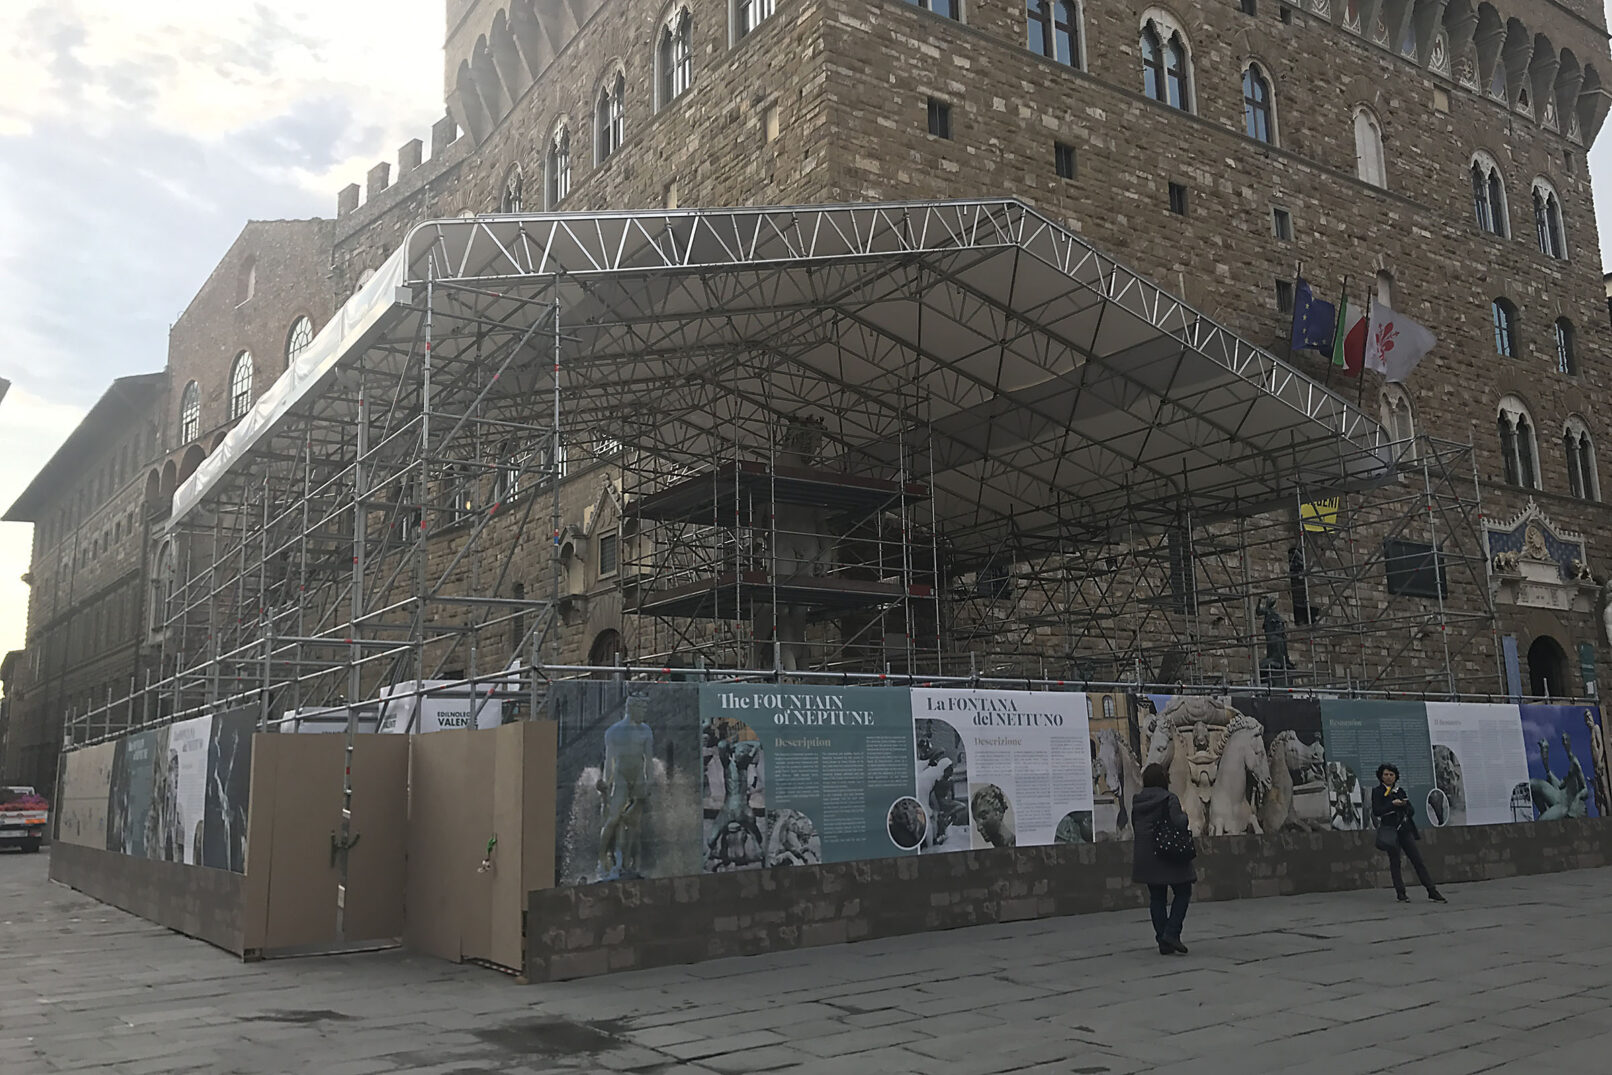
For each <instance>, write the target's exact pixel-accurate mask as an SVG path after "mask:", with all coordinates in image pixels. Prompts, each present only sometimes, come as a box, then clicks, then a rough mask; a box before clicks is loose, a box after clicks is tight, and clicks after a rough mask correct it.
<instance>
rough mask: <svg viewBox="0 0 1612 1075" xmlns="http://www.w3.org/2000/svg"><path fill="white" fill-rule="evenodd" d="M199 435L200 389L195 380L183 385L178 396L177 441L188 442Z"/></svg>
mask: <svg viewBox="0 0 1612 1075" xmlns="http://www.w3.org/2000/svg"><path fill="white" fill-rule="evenodd" d="M199 436H201V389H200V388H199V387H197V385H196V382H195V381H191V382H190V383H189V384H187V385H185V390H184V392H182V393H181V394H180V396H179V443H180V444H189V443H190V442H191V441H193V440H195V439H196V438H197V437H199Z"/></svg>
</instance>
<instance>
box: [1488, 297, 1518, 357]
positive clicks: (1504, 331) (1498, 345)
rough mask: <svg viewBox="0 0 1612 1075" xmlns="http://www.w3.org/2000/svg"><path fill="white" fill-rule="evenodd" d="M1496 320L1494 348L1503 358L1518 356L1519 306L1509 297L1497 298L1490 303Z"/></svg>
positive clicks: (1492, 314) (1493, 317) (1490, 308)
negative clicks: (1514, 304) (1513, 303)
mask: <svg viewBox="0 0 1612 1075" xmlns="http://www.w3.org/2000/svg"><path fill="white" fill-rule="evenodd" d="M1489 310H1490V313H1491V316H1492V319H1493V321H1494V350H1495V354H1497V355H1499V356H1500V357H1501V358H1516V357H1517V353H1518V352H1517V308H1516V307H1515V306H1513V305H1512V304H1511V301H1510V300H1509V299H1495V300H1494V301H1493V302H1491V303H1490V304H1489Z"/></svg>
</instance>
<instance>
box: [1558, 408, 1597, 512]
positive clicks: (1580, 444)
mask: <svg viewBox="0 0 1612 1075" xmlns="http://www.w3.org/2000/svg"><path fill="white" fill-rule="evenodd" d="M1562 448H1563V451H1564V452H1565V453H1566V455H1567V487H1568V489H1570V490H1571V491H1572V493H1573V495H1574V496H1576V497H1578V498H1579V499H1580V500H1600V499H1601V479H1600V477H1599V475H1597V474H1596V472H1595V442H1594V441H1593V440H1591V439H1590V429H1589V426H1587V425H1585V424H1584V419H1582V418H1580V417H1579V416H1578V415H1576V414H1575V415H1573V416H1572V417H1570V418H1568V419H1567V425H1566V427H1565V428H1564V429H1563V430H1562Z"/></svg>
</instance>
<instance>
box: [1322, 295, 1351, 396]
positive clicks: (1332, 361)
mask: <svg viewBox="0 0 1612 1075" xmlns="http://www.w3.org/2000/svg"><path fill="white" fill-rule="evenodd" d="M1348 307H1349V274H1348V273H1344V275H1343V301H1341V302H1339V303H1338V309H1337V310H1336V311H1334V313H1333V317H1332V353H1331V354H1329V355H1327V372H1326V376H1325V377H1323V378H1322V380H1321V387H1322V388H1326V389H1331V387H1332V367H1333V366H1334V365H1336V364H1337V362H1336V359H1337V356H1338V334H1339V333H1341V332H1343V331H1344V328H1343V319H1344V315H1346V314H1347V313H1348V312H1349V310H1348Z"/></svg>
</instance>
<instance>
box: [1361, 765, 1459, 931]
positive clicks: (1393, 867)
mask: <svg viewBox="0 0 1612 1075" xmlns="http://www.w3.org/2000/svg"><path fill="white" fill-rule="evenodd" d="M1371 816H1372V817H1373V818H1374V819H1375V820H1376V822H1377V827H1378V828H1379V829H1382V828H1390V827H1391V828H1392V829H1393V830H1394V832H1395V834H1396V835H1397V837H1398V840H1399V845H1398V846H1397V847H1390V848H1386V850H1387V852H1388V872H1389V873H1390V874H1392V875H1393V878H1394V891H1395V892H1396V893H1398V894H1399V902H1400V903H1409V902H1410V897H1409V896H1407V895H1405V877H1404V875H1403V874H1402V873H1400V871H1399V855H1400V852H1402V851H1403V852H1404V854H1405V857H1406V858H1408V859H1410V862H1411V867H1412V868H1413V869H1414V870H1415V871H1416V879H1417V880H1418V881H1420V882H1421V883H1422V887H1423V888H1425V889H1427V898H1428V899H1430V900H1432V901H1433V902H1435V903H1445V902H1447V901H1446V900H1445V899H1444V897H1443V896H1441V895H1439V891H1438V886H1437V885H1435V884H1433V879H1432V878H1431V877H1429V876H1428V873H1427V864H1426V863H1424V862H1423V861H1422V852H1421V851H1420V850H1419V849H1418V848H1417V847H1416V841H1417V840H1419V839H1421V833H1420V832H1419V831H1418V830H1417V828H1416V807H1415V806H1414V805H1412V803H1411V801H1410V796H1409V795H1406V794H1405V791H1404V789H1403V788H1401V787H1400V786H1399V770H1398V769H1395V768H1394V767H1393V766H1392V765H1379V766H1377V786H1376V787H1374V788H1372V789H1371Z"/></svg>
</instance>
